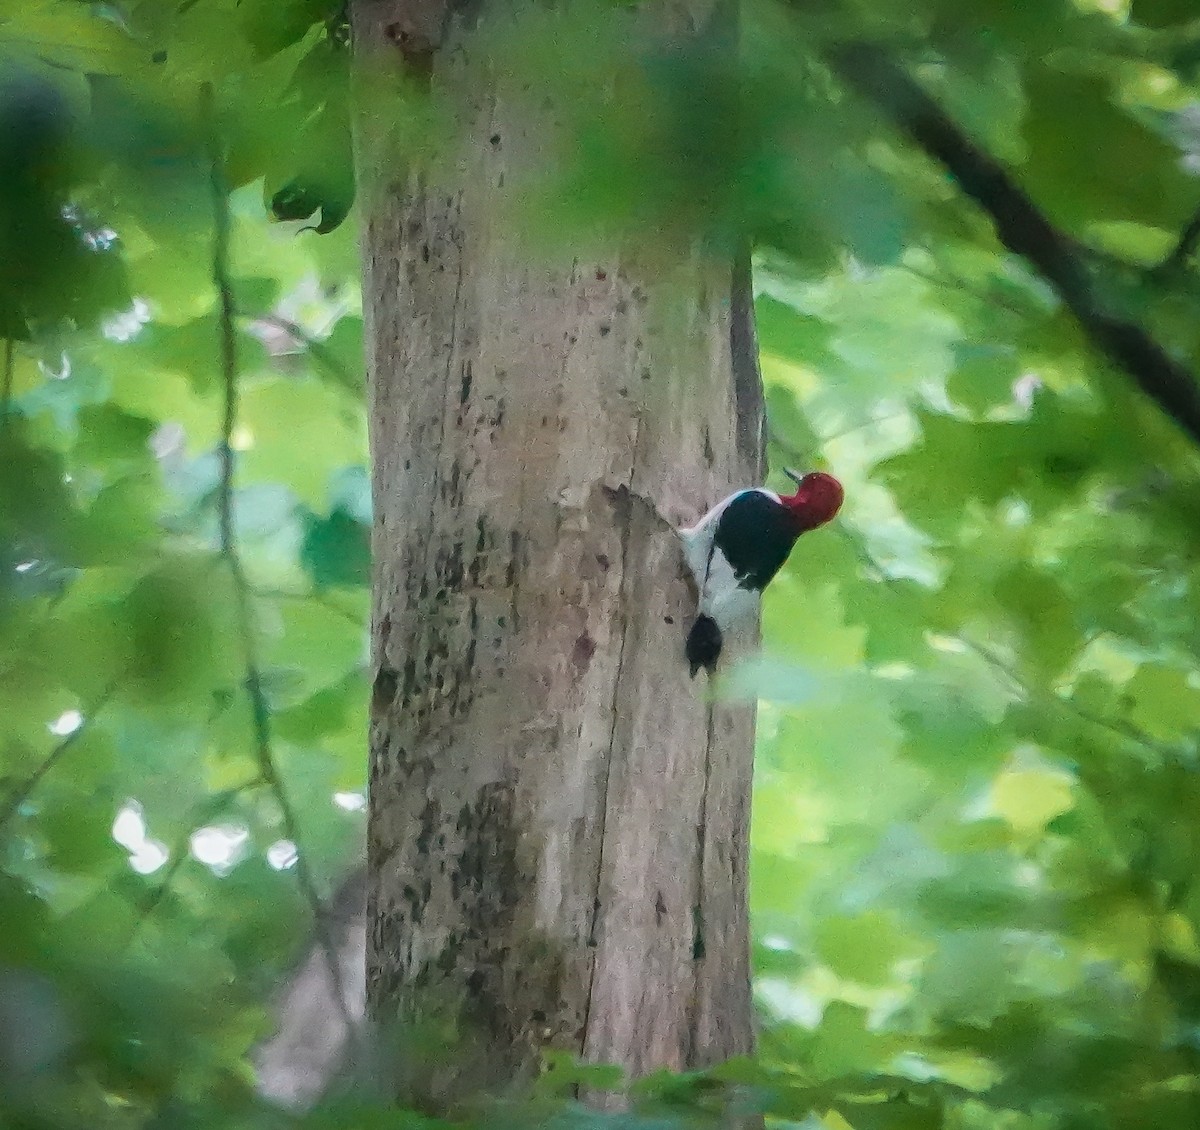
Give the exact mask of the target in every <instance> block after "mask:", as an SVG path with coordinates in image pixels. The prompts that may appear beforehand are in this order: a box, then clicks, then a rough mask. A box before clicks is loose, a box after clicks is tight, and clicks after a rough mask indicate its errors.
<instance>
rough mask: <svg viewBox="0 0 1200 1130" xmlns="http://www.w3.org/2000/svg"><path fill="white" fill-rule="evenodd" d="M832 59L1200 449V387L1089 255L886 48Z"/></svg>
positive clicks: (832, 54) (844, 51)
mask: <svg viewBox="0 0 1200 1130" xmlns="http://www.w3.org/2000/svg"><path fill="white" fill-rule="evenodd" d="M826 58H827V60H828V62H829V65H830V66H831V67H832V68H833V70H834V72H835V73H836V74H837V75H838V76H839V77H840V78H841V79H842V80H843V81H844V82H845V83H846V84H847V85H848V86H850V87H851V88H852V89H854V90H855V91H857V92H858V93H859V94H860V95H862V96H864V97H865V98H867V99H869V100H870V101H871V102H872V103H874V104H875V106H877V107H878V108H879V109H880V110H881V111H882V112H883V113H884V114H886V115H887V117H889V118H890V119H891V121H892V122H893V124H895V125H896V126H897V127H898V128H899V129H900V130H901V131H902V132H904V133H905V134H907V135H908V136H909V137H910V138H911V139H912V140H913V141H915V142H916V143H917V145H919V146H920V147H921V148H922V149H923V150H925V152H926V153H928V154H929V155H930V156H931V157H934V158H936V159H937V160H938V161H940V162H941V163H942V164H943V165H944V166H945V167H946V169H947V170H948V171H949V172H950V173H951V174H952V175H953V176H954V178H955V179H956V180H957V181H958V184H959V187H960V188H961V189H962V191H963V192H964V193H966V194H967V196H969V197H970V198H971V199H972V200H974V201H975V202H976V203H977V204H978V205H979V206H980V207H981V208H983V210H984V211H985V212H987V213H988V215H989V216H991V218H992V222H993V224H994V225H995V228H996V235H997V237H998V238H999V240H1000V242H1001V243H1002V244H1004V246H1005V247H1007V248H1008V249H1009V250H1010V251H1014V252H1016V254H1018V255H1021V256H1023V257H1024V258H1026V259H1028V260H1029V262H1030V263H1032V264H1033V265H1034V266H1035V267H1036V268H1037V269H1038V271H1040V272H1041V274H1042V275H1043V276H1044V277H1045V278H1046V280H1047V281H1048V282H1049V283H1050V284H1051V285H1052V286H1053V287H1054V289H1055V291H1057V293H1058V296H1059V298H1060V299H1062V302H1063V304H1064V305H1065V306H1066V307H1067V309H1069V310H1070V311H1071V313H1072V314H1074V316H1075V318H1076V319H1077V320H1078V322H1079V324H1080V325H1081V326H1082V327H1083V329H1084V332H1085V333H1086V334H1087V336H1088V337H1089V338H1090V339H1091V341H1092V343H1093V344H1094V345H1095V346H1096V347H1097V348H1098V349H1100V350H1101V351H1102V352H1103V353H1105V354H1106V355H1107V356H1108V357H1109V358H1110V359H1111V360H1112V361H1113V362H1115V363H1116V364H1117V365H1119V366H1120V367H1121V368H1122V369H1124V370H1125V372H1126V373H1128V374H1129V376H1130V377H1132V378H1133V380H1134V382H1135V383H1136V384H1137V386H1138V387H1139V388H1140V389H1141V390H1142V391H1143V392H1144V393H1145V394H1146V395H1147V396H1148V397H1149V398H1150V399H1151V400H1153V401H1154V402H1155V403H1156V404H1157V405H1158V406H1159V408H1161V409H1162V410H1163V411H1164V412H1165V413H1166V414H1167V415H1168V416H1170V417H1171V419H1173V420H1174V421H1175V423H1176V424H1178V425H1179V427H1180V428H1182V429H1183V431H1185V432H1186V433H1187V434H1188V435H1189V436H1190V437H1191V438H1192V439H1193V440H1194V441H1196V442H1197V443H1200V386H1198V385H1197V382H1196V378H1195V376H1194V375H1193V373H1192V372H1191V371H1190V370H1189V369H1188V367H1187V366H1186V365H1184V364H1182V363H1181V362H1179V361H1177V360H1176V359H1175V358H1173V357H1171V356H1170V354H1168V353H1167V351H1166V350H1165V349H1164V348H1163V347H1162V346H1161V345H1160V344H1159V343H1158V342H1157V341H1155V340H1154V338H1153V337H1151V336H1150V334H1149V333H1148V332H1147V331H1146V330H1145V329H1144V328H1143V327H1142V326H1140V325H1138V324H1137V323H1135V322H1132V321H1130V320H1128V318H1126V317H1123V316H1121V315H1120V314H1119V313H1117V312H1115V311H1113V310H1111V309H1109V308H1107V307H1106V305H1105V303H1104V302H1103V301H1102V300H1101V298H1100V297H1099V294H1100V292H1101V288H1098V287H1096V286H1094V285H1093V282H1092V277H1091V273H1090V270H1089V267H1088V264H1087V261H1086V256H1085V253H1084V251H1083V249H1082V248H1081V247H1080V246H1079V245H1078V244H1077V243H1076V242H1075V241H1074V240H1072V239H1071V238H1070V237H1069V236H1067V235H1065V234H1064V233H1062V232H1060V231H1059V230H1058V229H1057V228H1055V227H1054V225H1053V224H1051V223H1050V221H1049V220H1048V219H1047V218H1046V217H1045V216H1044V215H1042V213H1041V212H1040V211H1039V210H1038V208H1037V206H1036V205H1035V204H1034V203H1033V201H1032V200H1031V199H1030V198H1029V196H1028V195H1027V194H1026V193H1025V192H1024V190H1023V189H1022V188H1021V187H1020V186H1019V185H1018V184H1017V183H1016V181H1015V180H1014V179H1013V178H1012V176H1011V175H1010V174H1009V173H1008V172H1007V170H1005V169H1004V168H1003V167H1002V166H1001V165H1000V163H999V162H998V161H996V160H995V159H994V158H993V157H992V156H991V155H990V154H988V153H986V152H985V151H984V150H983V149H981V148H980V147H979V146H978V145H976V144H975V143H974V142H973V141H972V140H971V139H970V138H969V137H967V136H966V134H965V133H964V132H963V131H962V130H961V129H960V128H959V127H958V125H957V124H956V123H955V122H954V121H953V120H952V119H951V118H950V117H949V116H948V115H947V114H946V113H945V112H944V111H943V110H942V108H941V107H940V106H939V105H938V104H937V103H936V102H935V101H934V100H933V99H932V98H931V97H930V96H929V95H928V94H927V93H926V92H925V91H924V90H923V89H922V88H921V86H920V85H918V83H917V82H916V81H915V80H914V79H913V78H912V76H911V75H910V74H909V73H908V71H906V70H905V69H904V67H902V66H900V65H899V64H898V63H896V62H895V61H894V60H893V59H892V58H891V57H890V55H889V54H888V53H887V52H886V51H885V50H884V49H883V48H881V47H877V46H874V45H872V44H864V43H858V44H850V45H843V46H840V47H837V48H835V49H833V50H831V51H829V52H828V54H827V56H826ZM1196 238H1197V239H1200V233H1197V236H1196Z"/></svg>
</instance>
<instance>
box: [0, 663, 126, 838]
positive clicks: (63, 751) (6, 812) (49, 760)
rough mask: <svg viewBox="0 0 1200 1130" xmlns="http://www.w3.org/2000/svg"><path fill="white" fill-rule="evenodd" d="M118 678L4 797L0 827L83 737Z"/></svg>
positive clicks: (15, 812)
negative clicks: (38, 763)
mask: <svg viewBox="0 0 1200 1130" xmlns="http://www.w3.org/2000/svg"><path fill="white" fill-rule="evenodd" d="M119 682H120V680H119V679H114V680H113V681H112V682H111V683H109V684H108V686H107V687H105V688H104V690H103V691H101V692H100V695H99V696H98V697H97V699H96V701H95V702H93V703H92V708H91V709H90V710H89V711H87V713H85V714H84V715H83V717H82V718H81V719H80V722H79V725H78V726H76V727H75V729H73V730H72V731H71V732H70V733H69V734H67V735H65V736H64V737H63V739H62V741H60V742H59V743H58V745H56V746H55V747H54V748H53V749H52V750H51V751H50V752H49V753H48V754H47V755H46V757H45V758H44V759H43V761H42V763H41V764H40V765H39V766H38V767H37V768H36V769H35V770H34V771H33V772H32V773H30V774H29V776H28V777H26V778H25V780H24V781H22V782H21V783H20V784H19V785H18V786H17V787H16V788H15V789H13V791H12V792H11V793H9V795H8V796H7V797H5V798H4V804H3V806H2V807H0V829H2V828H4V827H5V826H6V825H7V824H8V822H9V821H10V820H11V819H12V818H13V817H14V816H15V815H16V814H17V813H18V812H19V811H20V810H21V805H23V804H24V803H25V802H26V801H27V800H28V799H29V797H30V794H31V793H32V792H33V790H34V789H36V788H37V787H38V785H39V784H41V781H42V778H43V777H45V776H46V774H47V773H49V772H50V770H51V769H53V768H54V767H55V766H56V765H57V764H58V763H59V762H60V761H61V760H62V759H63V758H64V757H65V756H66V755H67V753H68V752H69V751H70V749H71V747H72V746H73V745H74V744H75V743H76V742H77V741H79V739H80V738H81V737H83V733H84V731H85V730H86V729H87V727H88V725H89V724H90V723H91V722H92V721H93V720H94V719H95V717H96V715H97V714H99V713H100V711H101V710H103V709H104V707H105V706H107V705H108V701H109V699H111V698H112V696H113V695H114V694H115V693H116V689H117V686H118V684H119Z"/></svg>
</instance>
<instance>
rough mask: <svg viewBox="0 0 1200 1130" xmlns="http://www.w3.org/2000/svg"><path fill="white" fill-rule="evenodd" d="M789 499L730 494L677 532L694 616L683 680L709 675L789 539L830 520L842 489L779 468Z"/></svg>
mask: <svg viewBox="0 0 1200 1130" xmlns="http://www.w3.org/2000/svg"><path fill="white" fill-rule="evenodd" d="M784 473H785V474H786V475H787V476H788V478H790V479H791V480H792V481H793V482H794V483H795V484H796V493H795V494H791V495H779V494H776V493H775V491H773V490H769V489H768V488H767V487H749V488H746V489H743V490H738V491H734V493H733V494H731V495H729V497H728V498H725V499H723V500H722V501H721V502H718V503H717V505H716V506H714V507H713V508H712V509H711V510H710V511H709V512H708V513H707V514H705V515H704V517H703V518H701V519H700V521H698V522H697V523H696V524H695V525H694V526H686V527H684V528H682V529H680V530H679V531H678V532H679V536H680V538H682V539H683V547H684V558H685V560H686V561H687V564H688V568H689V569H690V570H691V572H692V575H693V576H694V577H695V578H696V589H697V591H698V592H699V603H698V607H697V615H696V619H695V621H694V622H693V623H692V627H691V630H690V631H689V632H688V637H687V646H686V648H685V654H686V657H687V661H688V663H689V664H690V666H691V677H692V678H693V679H694V678H695V677H696V673H697V672H698V671H699V670H700V669H701V668H702V667H703V668H704V669H705V670H707V671H708V673H709V674H710V675H711V674H713V673H714V672H715V670H716V666H717V660H718V659H719V658H720V655H721V647H722V644H723V641H724V632H725V631H727V630H728V629H729V628H730V627H731V626H733V625H734V624H735V623H737V622H738V621H740V620H742V619H743V618H745V617H747V616H750V615H753V611H754V608H755V600H756V598H757V596H758V594H759V593H761V592H762V590H763V589H765V588H766V587H767V585H769V584H770V583H771V581H772V579H773V578H774V577H775V574H776V573H778V572H779V570H780V568H782V566H783V563H784V562H785V561H786V560H787V559H788V554H789V553H791V551H792V546H793V545H795V544H796V539H797V538H798V537H799V536H800V535H801V534H803V533H807V532H808V531H809V530H815V529H817V527H819V526H823V525H825V523H826V522H829V521H831V520H832V519H833V518H834V517H835V516H836V515H837V512H838V511H839V510H840V509H841V507H842V501H843V499H844V498H845V492H844V490H843V489H842V484H841V483H840V482H838V480H837V479H835V478H834V477H833V476H832V475H829V474H826V473H825V472H824V471H810V472H809V473H808V474H805V475H800V474H799V473H798V472H796V471H792V470H789V469H787V468H785V469H784Z"/></svg>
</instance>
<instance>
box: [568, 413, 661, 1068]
mask: <svg viewBox="0 0 1200 1130" xmlns="http://www.w3.org/2000/svg"><path fill="white" fill-rule="evenodd" d="M641 438H642V424H641V417H640V416H639V417H636V418H635V420H634V431H633V455H632V457H631V459H630V464H629V485H628V486H626V487H625V488H624V489H625V496H626V501H627V505H625V506H624V507H620V506H619V505H618V507H617V509H616V511H615V512H616V515H617V520H618V521H619V522H620V523H621V580H620V584H619V585H618V592H619V596H618V598H617V599H618V601H619V604H620V608H621V626H620V632H621V646H620V647H619V648H618V649H617V669H616V673H615V674H614V676H613V693H612V705H611V706H610V708H609V709H610V711H611V715H612V717H611V724H610V726H609V731H608V753H607V755H606V756H605V758H604V789H603V798H604V801H603V808H602V809H601V813H600V851H599V852H598V858H597V861H596V881H595V886H594V891H595V894H594V897H593V901H592V921H591V927H590V929H589V930H588V946H589V947H590V948H591V951H592V955H591V956H592V960H591V968H590V969H589V970H588V991H587V1001H586V1003H585V1004H584V1010H583V1032H582V1041H581V1045H582V1046H583V1047H585V1048H586V1046H587V1035H588V1026H589V1023H590V1021H591V1014H592V997H593V993H594V990H595V987H596V947H597V945H598V944H599V939H598V937H597V931H598V929H599V926H600V916H601V914H602V913H603V911H604V906H603V903H602V901H601V899H600V884H601V883H602V882H603V881H604V874H605V872H604V851H605V848H606V847H607V844H608V840H607V836H606V831H607V825H608V807H609V799H610V792H611V788H612V768H613V755H614V753H615V751H616V745H617V725H618V722H619V721H620V710H619V707H620V701H621V680H622V677H623V675H624V673H625V649H626V647H627V646H628V644H629V604H628V601H629V543H630V541H631V540H632V537H633V521H634V518H633V513H634V512H633V507H632V506H631V505H628V503H629V502H632V500H633V499H634V498H635V497H638V496H636V495H634V493H633V476H634V474H635V473H636V471H637V465H638V462H637V460H638V447H639V445H640V443H641ZM606 493H608V492H606ZM619 493H620V492H619V490H618V491H614V492H612V494H610V498H612V500H613V501H614V502H619V499H618V498H617V497H616V496H617V495H619ZM650 509H651V510H652V511H653V512H654V513H655V514H657V513H658V508H657V507H655V506H653V504H651V506H650Z"/></svg>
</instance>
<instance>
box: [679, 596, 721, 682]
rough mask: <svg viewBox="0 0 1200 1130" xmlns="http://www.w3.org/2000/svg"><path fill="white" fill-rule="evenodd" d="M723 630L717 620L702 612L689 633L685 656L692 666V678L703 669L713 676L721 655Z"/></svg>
mask: <svg viewBox="0 0 1200 1130" xmlns="http://www.w3.org/2000/svg"><path fill="white" fill-rule="evenodd" d="M721 642H722V641H721V629H720V628H719V627H718V626H717V622H716V620H714V619H713V618H712V617H711V616H708V615H706V614H705V613H703V612H701V613H700V615H699V616H697V617H696V622H695V623H694V624H693V625H692V630H691V631H690V632H688V638H687V646H686V647H685V649H684V654H686V655H687V660H688V663H690V664H691V666H692V678H693V679H694V678H695V677H696V672H697V671H699V670H700V668H701V667H703V668H705V670H707V671H708V673H709V674H710V675H711V674H712V673H713V671H715V670H716V666H717V659H718V658H719V657H720V654H721Z"/></svg>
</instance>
